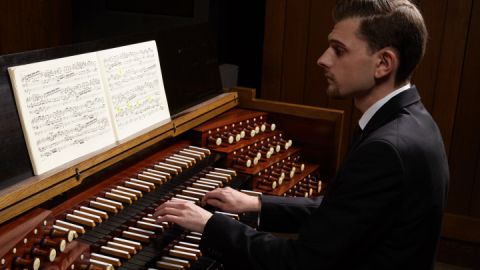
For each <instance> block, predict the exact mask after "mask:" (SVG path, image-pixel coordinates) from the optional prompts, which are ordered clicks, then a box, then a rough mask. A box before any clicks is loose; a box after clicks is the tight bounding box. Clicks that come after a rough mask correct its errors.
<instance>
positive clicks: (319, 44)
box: [303, 0, 335, 107]
mask: <svg viewBox="0 0 480 270" xmlns="http://www.w3.org/2000/svg"><path fill="white" fill-rule="evenodd" d="M334 5H335V1H334V0H328V1H327V0H324V1H312V3H311V7H310V28H309V30H308V35H309V42H308V49H307V56H306V71H305V80H306V81H305V91H304V94H303V104H306V105H311V106H320V107H326V106H327V94H326V89H327V85H328V84H327V80H326V79H325V76H324V72H323V69H322V68H321V67H320V66H318V65H317V59H318V58H319V57H320V56H321V55H322V54H323V52H324V51H325V50H326V49H327V47H328V39H327V37H328V34H329V33H330V31H331V29H332V28H333V20H332V16H331V10H332V8H333V6H334Z"/></svg>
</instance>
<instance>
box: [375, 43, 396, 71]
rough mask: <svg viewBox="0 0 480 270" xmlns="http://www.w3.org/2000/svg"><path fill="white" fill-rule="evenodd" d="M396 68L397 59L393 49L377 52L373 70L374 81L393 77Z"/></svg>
mask: <svg viewBox="0 0 480 270" xmlns="http://www.w3.org/2000/svg"><path fill="white" fill-rule="evenodd" d="M397 68H398V58H397V54H396V53H395V51H394V50H393V49H391V48H383V49H381V50H379V51H378V52H377V63H376V68H375V78H376V79H382V78H385V77H387V76H391V75H395V71H396V70H397Z"/></svg>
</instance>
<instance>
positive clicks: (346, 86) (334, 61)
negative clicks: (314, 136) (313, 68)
mask: <svg viewBox="0 0 480 270" xmlns="http://www.w3.org/2000/svg"><path fill="white" fill-rule="evenodd" d="M359 25H360V19H358V18H350V19H345V20H342V21H340V22H338V23H337V24H336V25H335V26H334V27H333V30H332V32H331V33H330V35H329V36H328V41H329V47H328V48H327V50H326V51H325V52H324V53H323V55H322V56H320V58H319V59H318V60H317V64H318V65H319V66H321V67H323V68H324V70H325V77H326V78H327V81H328V84H329V85H328V89H327V94H328V96H330V97H359V96H362V95H367V94H368V93H369V92H370V91H369V90H370V89H372V88H373V87H374V85H375V77H374V74H375V66H376V59H377V58H376V57H375V53H373V54H372V53H371V51H370V50H369V48H368V44H367V42H366V41H365V40H363V39H360V38H359V36H358V35H357V34H356V32H357V29H358V27H359Z"/></svg>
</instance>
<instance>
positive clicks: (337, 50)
mask: <svg viewBox="0 0 480 270" xmlns="http://www.w3.org/2000/svg"><path fill="white" fill-rule="evenodd" d="M333 51H334V52H335V54H336V55H337V56H342V55H343V54H344V53H345V50H344V49H343V48H342V47H337V46H334V47H333Z"/></svg>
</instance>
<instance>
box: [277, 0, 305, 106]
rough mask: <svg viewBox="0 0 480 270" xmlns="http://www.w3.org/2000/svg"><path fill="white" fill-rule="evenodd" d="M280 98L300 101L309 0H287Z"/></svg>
mask: <svg viewBox="0 0 480 270" xmlns="http://www.w3.org/2000/svg"><path fill="white" fill-rule="evenodd" d="M286 8H287V13H286V24H285V45H284V52H285V53H284V55H283V63H282V64H283V76H282V88H281V92H282V96H281V100H282V101H284V102H291V103H302V101H303V91H304V88H305V61H306V59H305V58H306V55H307V44H308V24H309V16H310V12H309V9H310V0H289V1H287V7H286Z"/></svg>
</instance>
